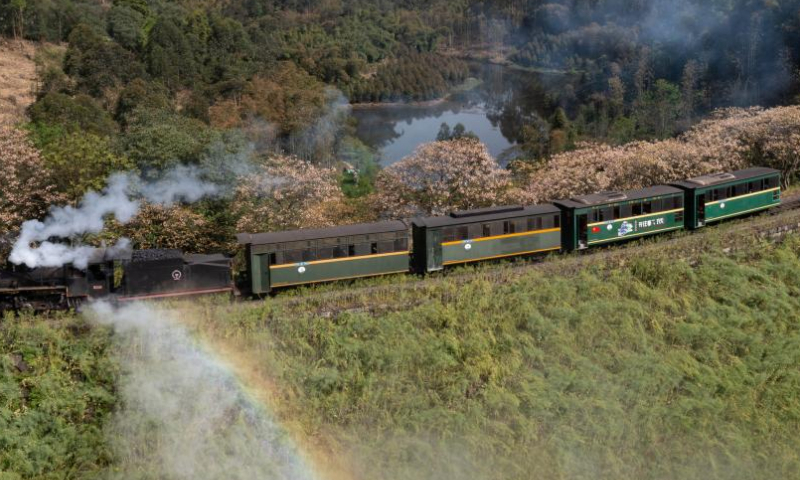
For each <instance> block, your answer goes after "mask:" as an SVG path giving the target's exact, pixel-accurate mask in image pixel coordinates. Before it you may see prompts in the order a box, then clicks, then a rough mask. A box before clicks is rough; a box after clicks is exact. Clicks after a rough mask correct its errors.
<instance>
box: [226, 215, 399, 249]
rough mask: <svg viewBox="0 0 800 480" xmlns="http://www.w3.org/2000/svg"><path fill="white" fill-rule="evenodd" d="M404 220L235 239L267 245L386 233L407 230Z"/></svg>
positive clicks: (243, 242) (244, 234)
mask: <svg viewBox="0 0 800 480" xmlns="http://www.w3.org/2000/svg"><path fill="white" fill-rule="evenodd" d="M407 230H408V226H407V225H406V224H405V222H401V221H390V222H378V223H359V224H356V225H344V226H341V227H330V228H307V229H301V230H290V231H286V232H268V233H240V234H238V235H236V239H237V240H238V241H239V244H240V245H251V244H252V245H268V244H273V243H285V242H296V241H304V240H316V239H320V238H333V237H349V236H353V235H369V234H374V233H387V232H398V231H407Z"/></svg>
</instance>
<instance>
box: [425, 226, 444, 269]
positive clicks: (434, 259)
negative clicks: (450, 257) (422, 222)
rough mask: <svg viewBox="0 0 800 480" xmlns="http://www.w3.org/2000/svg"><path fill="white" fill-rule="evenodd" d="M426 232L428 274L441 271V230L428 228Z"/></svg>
mask: <svg viewBox="0 0 800 480" xmlns="http://www.w3.org/2000/svg"><path fill="white" fill-rule="evenodd" d="M427 230H428V252H427V253H428V265H426V267H427V269H428V271H429V272H433V271H436V270H441V269H442V229H441V228H429V229H427Z"/></svg>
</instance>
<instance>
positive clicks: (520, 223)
mask: <svg viewBox="0 0 800 480" xmlns="http://www.w3.org/2000/svg"><path fill="white" fill-rule="evenodd" d="M525 227H526V225H525V219H524V218H519V219H517V220H514V232H516V233H523V232H525V231H526V229H525Z"/></svg>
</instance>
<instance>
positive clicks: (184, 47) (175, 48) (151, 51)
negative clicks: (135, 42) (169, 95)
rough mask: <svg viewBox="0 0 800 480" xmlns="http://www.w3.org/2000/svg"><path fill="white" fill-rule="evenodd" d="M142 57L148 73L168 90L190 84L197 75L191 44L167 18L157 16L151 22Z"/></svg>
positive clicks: (171, 20)
mask: <svg viewBox="0 0 800 480" xmlns="http://www.w3.org/2000/svg"><path fill="white" fill-rule="evenodd" d="M145 58H146V59H147V67H148V70H149V71H150V74H151V75H153V76H154V77H156V78H158V79H160V80H161V81H163V82H164V84H165V85H166V86H167V88H169V89H170V90H177V89H178V88H180V87H183V86H187V85H191V83H192V82H193V81H194V79H195V78H196V77H197V76H198V69H197V65H196V64H195V52H194V51H193V48H192V45H191V43H190V42H189V39H188V38H187V36H186V34H185V33H184V32H183V31H182V30H181V28H180V27H179V26H178V25H177V24H176V23H175V20H173V19H172V18H170V17H160V18H159V19H158V20H157V21H156V23H155V25H153V28H152V30H150V35H149V37H148V41H147V45H146V46H145Z"/></svg>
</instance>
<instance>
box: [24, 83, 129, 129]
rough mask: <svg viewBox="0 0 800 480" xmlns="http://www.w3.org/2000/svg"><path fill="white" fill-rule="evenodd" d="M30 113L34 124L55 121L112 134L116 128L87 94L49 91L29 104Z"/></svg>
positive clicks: (53, 122)
mask: <svg viewBox="0 0 800 480" xmlns="http://www.w3.org/2000/svg"><path fill="white" fill-rule="evenodd" d="M29 114H30V117H31V121H32V122H34V123H35V124H43V125H57V126H59V127H61V128H63V129H64V130H66V131H71V132H74V131H83V132H86V133H93V134H95V135H104V136H111V135H114V134H115V133H116V130H117V125H116V124H115V123H114V120H113V119H112V118H111V116H110V115H109V114H108V112H106V111H105V110H104V109H103V107H101V106H100V105H99V104H98V103H97V102H96V101H95V100H93V99H92V98H91V97H89V96H88V95H76V96H75V97H70V96H69V95H66V94H63V93H56V92H51V93H48V94H46V95H45V96H44V97H42V98H40V99H39V100H38V101H37V102H36V103H34V104H33V105H31V107H30V111H29Z"/></svg>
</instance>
